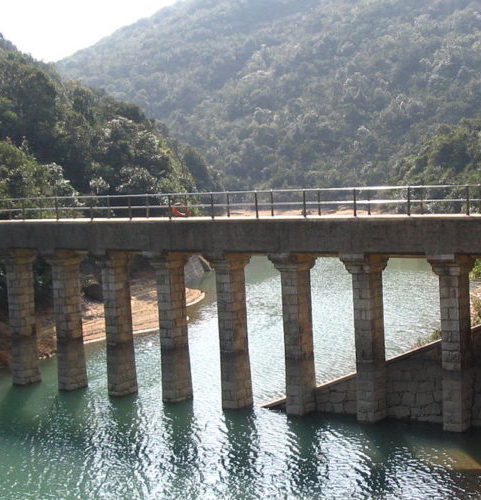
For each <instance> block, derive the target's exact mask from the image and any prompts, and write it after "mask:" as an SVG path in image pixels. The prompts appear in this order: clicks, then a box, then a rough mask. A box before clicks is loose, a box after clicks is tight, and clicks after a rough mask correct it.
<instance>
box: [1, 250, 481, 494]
mask: <svg viewBox="0 0 481 500" xmlns="http://www.w3.org/2000/svg"><path fill="white" fill-rule="evenodd" d="M247 279H248V289H247V300H248V322H249V325H248V327H249V344H250V353H251V361H252V374H253V382H254V384H253V385H254V396H255V401H256V407H255V408H254V409H252V410H249V411H241V412H223V411H222V409H221V401H220V388H219V384H220V373H219V345H218V334H217V318H216V305H215V294H214V289H213V287H212V285H213V283H212V277H209V278H208V279H207V281H206V286H207V291H208V293H207V299H206V301H204V302H203V303H201V304H199V305H198V306H196V308H191V309H189V315H190V316H191V318H192V321H191V322H190V330H189V335H190V349H191V355H192V369H193V381H194V400H193V401H190V402H186V403H182V404H178V405H167V404H163V403H162V400H161V383H160V382H161V381H160V377H161V373H160V352H159V351H160V349H159V342H158V337H157V336H147V337H139V338H137V339H136V341H135V349H136V360H137V366H138V370H139V372H138V379H139V394H138V395H133V396H130V397H127V398H118V399H117V398H115V399H114V398H109V397H108V396H107V381H106V363H105V346H104V345H91V346H87V349H86V351H87V355H88V372H89V387H88V388H87V389H84V390H82V391H76V392H75V393H58V391H57V387H56V385H57V378H56V362H55V361H54V360H48V361H46V362H42V364H41V368H42V375H43V379H44V382H42V383H41V384H37V385H35V386H31V387H28V388H17V387H11V381H10V378H9V377H8V376H4V374H0V447H1V449H2V454H1V455H0V477H1V479H2V483H1V490H0V491H1V493H0V498H2V495H3V497H5V498H8V499H9V500H10V499H17V498H18V499H22V500H23V499H30V498H32V499H36V500H37V499H38V498H42V499H43V498H65V499H67V498H69V499H70V498H75V499H76V498H79V499H83V498H102V499H115V500H118V499H119V498H122V499H123V498H126V499H129V500H130V499H155V500H157V499H168V500H170V499H179V498H180V499H183V500H184V499H185V500H190V499H192V500H197V499H222V500H230V499H232V500H234V499H235V500H238V499H242V500H250V499H262V500H264V499H279V498H281V499H296V500H298V499H306V500H307V499H309V500H310V499H317V498H322V499H323V500H324V499H326V500H330V499H345V498H349V499H373V498H392V499H394V498H395V499H404V498H406V499H412V498H436V499H437V498H480V496H481V479H480V474H479V472H480V463H481V446H480V444H481V431H472V432H470V433H468V434H466V435H461V436H457V435H451V434H445V433H442V432H441V430H440V426H434V425H431V426H430V425H419V424H417V425H407V424H400V423H396V422H385V423H380V424H377V425H374V426H368V425H361V424H358V423H357V422H356V421H355V419H354V418H350V417H334V416H326V415H316V414H314V415H311V416H308V417H304V418H291V417H286V415H284V414H283V413H278V412H272V411H269V410H265V409H262V408H259V405H260V404H262V403H264V402H265V401H266V400H268V399H271V398H273V397H274V396H277V395H282V394H283V392H284V355H283V340H282V317H281V304H280V284H279V277H278V274H277V273H276V272H275V270H273V268H272V266H271V265H270V264H269V263H267V262H266V261H265V260H263V259H258V258H253V259H252V263H251V264H250V265H249V267H248V268H247ZM312 289H313V301H312V303H313V308H314V311H313V318H314V335H315V348H316V370H317V374H318V377H319V379H320V380H326V379H328V378H332V377H333V376H336V375H342V374H344V373H346V371H349V369H350V368H352V363H353V334H352V295H351V293H352V292H351V287H350V276H349V274H348V273H347V272H346V271H345V269H344V268H343V267H342V266H341V265H340V263H339V262H338V261H337V259H319V260H318V263H317V264H316V266H315V267H314V269H313V271H312ZM384 293H385V305H386V333H387V347H388V352H389V355H394V354H396V353H398V352H399V351H403V350H406V349H408V348H409V347H411V346H412V344H413V343H414V342H415V340H416V338H417V337H418V336H420V335H421V334H422V332H424V331H426V332H429V331H430V330H431V328H432V325H434V324H436V322H437V320H438V306H439V304H438V298H437V284H436V281H435V278H433V277H432V276H431V272H430V270H429V268H427V267H426V266H425V264H423V263H420V264H418V263H416V262H415V261H414V262H413V261H410V262H408V263H407V264H406V263H402V262H395V261H392V262H390V264H389V266H388V268H387V269H386V271H385V289H384ZM407 300H409V303H407ZM413 331H414V332H415V335H414V334H412V332H413ZM417 332H419V333H417ZM413 337H414V338H413ZM5 491H6V492H7V494H4V492H5Z"/></svg>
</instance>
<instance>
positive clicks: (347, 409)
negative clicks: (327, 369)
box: [316, 373, 357, 415]
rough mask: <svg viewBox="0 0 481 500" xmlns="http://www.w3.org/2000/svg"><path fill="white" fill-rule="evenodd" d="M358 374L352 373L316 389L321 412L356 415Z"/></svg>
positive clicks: (318, 407) (317, 407) (318, 406)
mask: <svg viewBox="0 0 481 500" xmlns="http://www.w3.org/2000/svg"><path fill="white" fill-rule="evenodd" d="M356 388H357V383H356V374H355V373H351V374H349V375H346V376H345V377H341V378H338V379H336V380H333V381H332V382H328V383H327V384H324V385H321V386H319V387H317V389H316V405H317V406H316V409H317V411H320V412H327V413H340V414H342V415H356V411H357V405H356Z"/></svg>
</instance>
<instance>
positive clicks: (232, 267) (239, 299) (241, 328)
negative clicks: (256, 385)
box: [206, 254, 253, 409]
mask: <svg viewBox="0 0 481 500" xmlns="http://www.w3.org/2000/svg"><path fill="white" fill-rule="evenodd" d="M206 257H207V259H208V261H209V262H210V263H211V265H212V267H213V268H214V270H215V279H216V288H217V315H218V323H219V345H220V371H221V390H222V407H223V408H224V409H238V408H245V407H250V406H252V403H253V398H252V380H251V369H250V361H249V343H248V337H247V311H246V298H245V275H244V268H245V266H246V264H247V263H248V262H249V259H250V257H249V256H248V255H241V254H226V255H207V256H206Z"/></svg>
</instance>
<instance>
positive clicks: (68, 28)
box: [0, 0, 176, 62]
mask: <svg viewBox="0 0 481 500" xmlns="http://www.w3.org/2000/svg"><path fill="white" fill-rule="evenodd" d="M174 3H176V0H1V6H0V33H2V34H3V36H4V38H6V39H7V40H10V41H11V42H12V43H13V44H15V45H16V46H17V48H18V49H19V50H21V51H22V52H26V53H29V54H31V55H32V56H33V57H34V58H35V59H40V60H43V61H45V62H51V61H57V60H59V59H62V58H63V57H66V56H69V55H71V54H73V53H74V52H76V51H77V50H80V49H83V48H85V47H88V46H89V45H92V44H94V43H95V42H97V41H98V40H100V39H101V38H103V37H105V36H107V35H110V34H111V33H112V32H114V31H115V30H116V29H118V28H120V27H122V26H125V25H127V24H132V23H134V22H135V21H137V20H139V19H142V18H144V17H149V16H151V15H152V14H154V13H155V12H157V11H158V10H160V9H161V8H162V7H166V6H168V5H172V4H174Z"/></svg>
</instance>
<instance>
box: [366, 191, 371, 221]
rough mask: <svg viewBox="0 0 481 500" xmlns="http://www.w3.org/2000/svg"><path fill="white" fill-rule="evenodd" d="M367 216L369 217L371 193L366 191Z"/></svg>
mask: <svg viewBox="0 0 481 500" xmlns="http://www.w3.org/2000/svg"><path fill="white" fill-rule="evenodd" d="M367 215H371V191H369V190H368V191H367Z"/></svg>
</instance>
